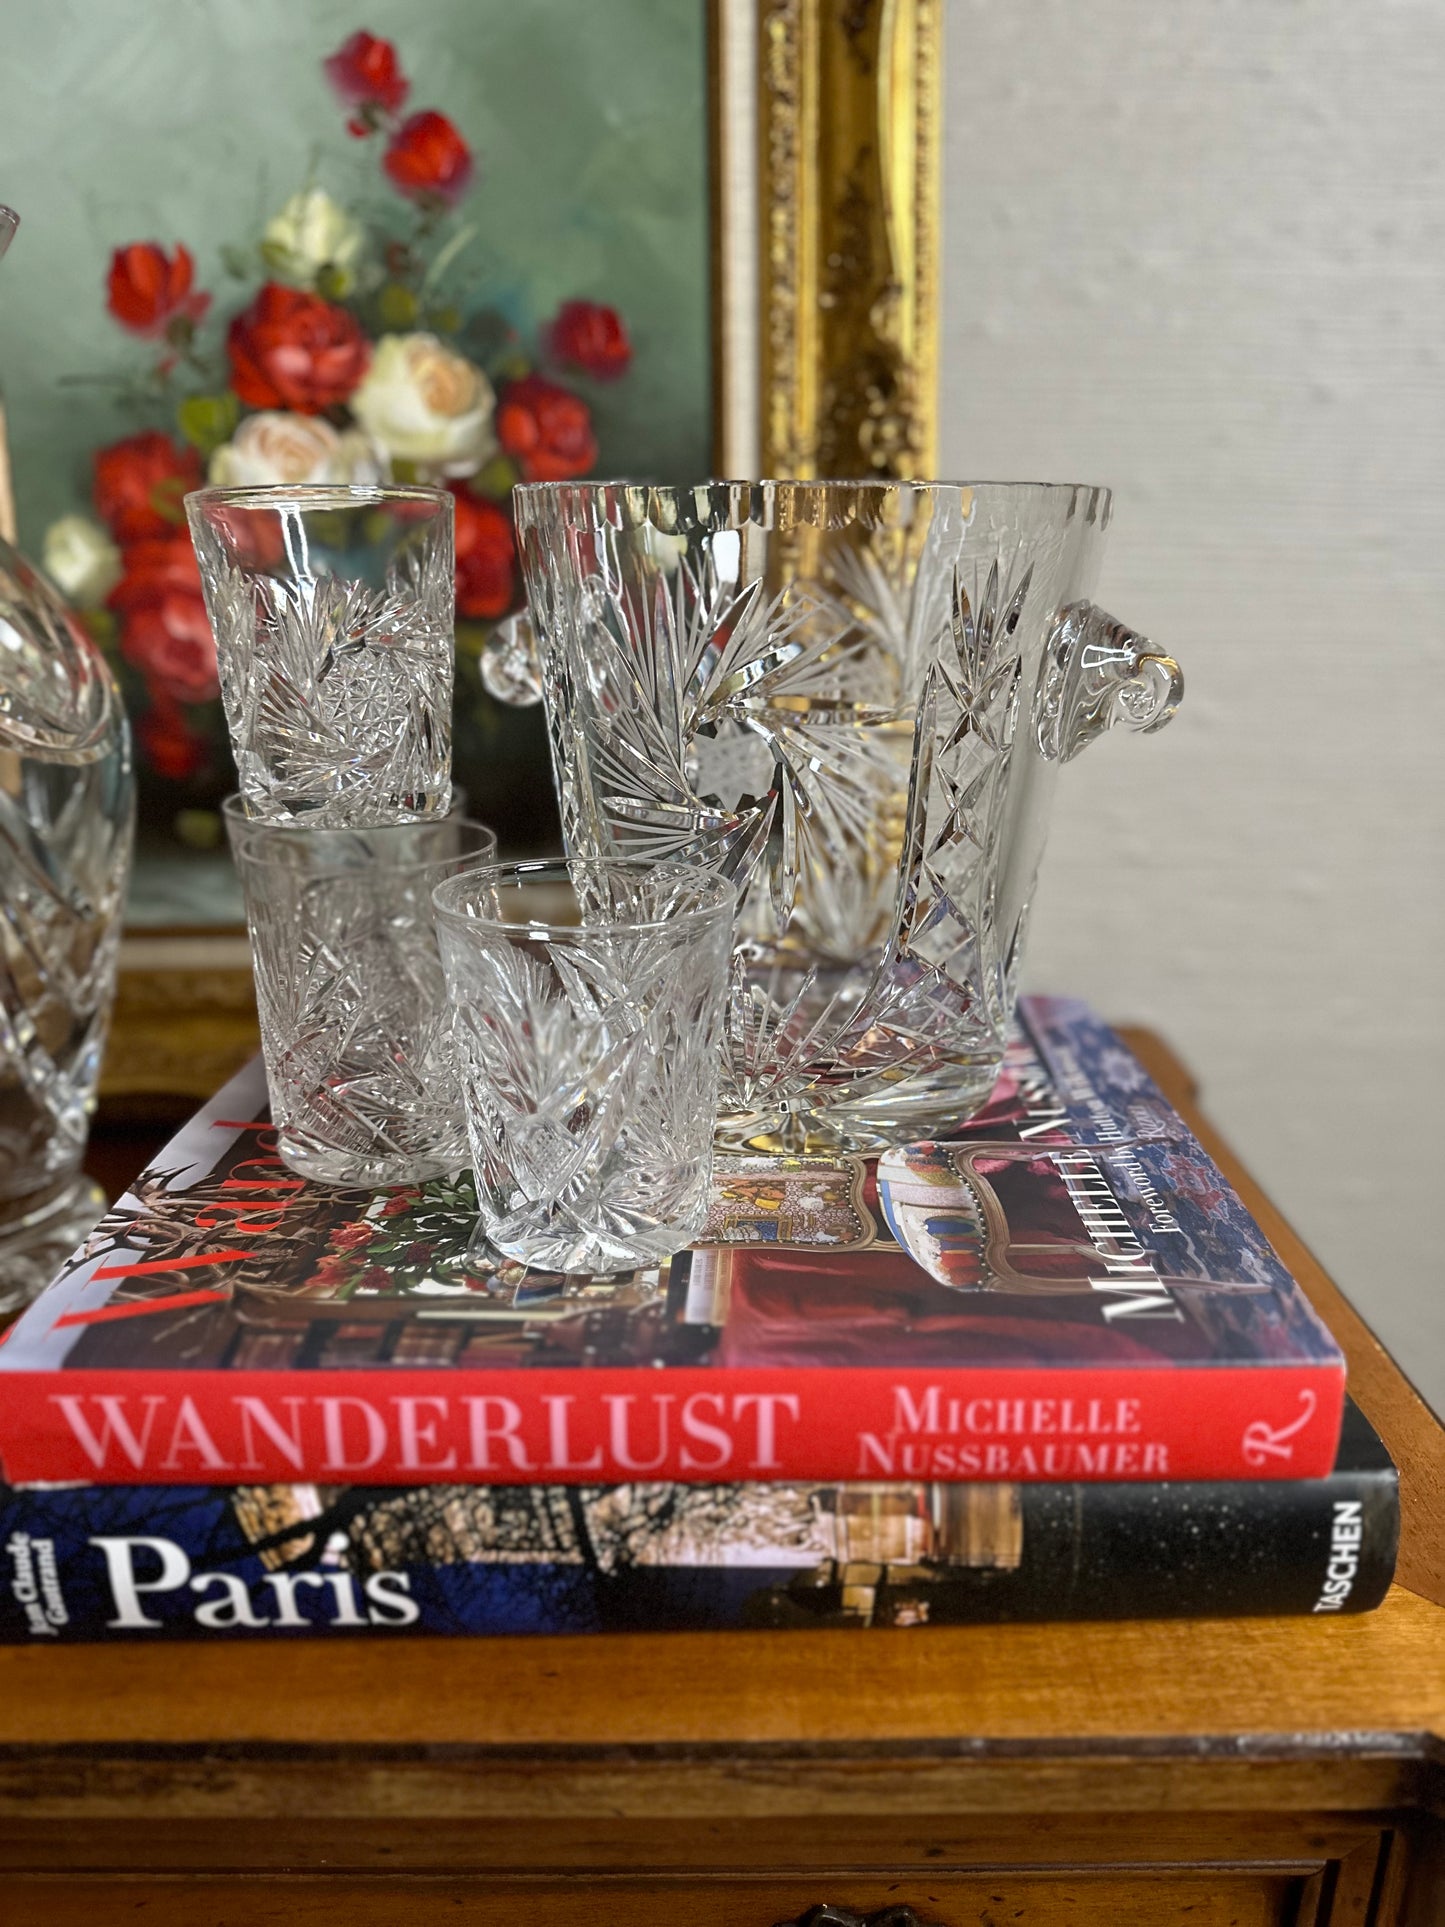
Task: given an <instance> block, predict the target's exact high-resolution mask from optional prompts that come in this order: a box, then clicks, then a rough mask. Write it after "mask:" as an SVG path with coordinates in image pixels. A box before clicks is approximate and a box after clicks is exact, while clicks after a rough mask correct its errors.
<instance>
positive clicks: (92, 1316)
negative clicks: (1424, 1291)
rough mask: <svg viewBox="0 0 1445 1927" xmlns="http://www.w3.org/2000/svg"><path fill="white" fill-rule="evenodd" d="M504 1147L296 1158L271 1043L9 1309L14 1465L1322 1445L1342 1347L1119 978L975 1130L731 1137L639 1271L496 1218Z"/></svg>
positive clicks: (1026, 1019) (230, 1471) (1059, 1474)
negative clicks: (569, 1264)
mask: <svg viewBox="0 0 1445 1927" xmlns="http://www.w3.org/2000/svg"><path fill="white" fill-rule="evenodd" d="M474 1223H475V1205H474V1200H473V1194H472V1190H471V1182H470V1178H469V1177H462V1178H458V1179H455V1180H445V1181H437V1182H433V1183H429V1184H425V1185H421V1186H417V1187H410V1188H405V1189H401V1190H396V1191H391V1192H383V1193H380V1194H376V1195H373V1194H370V1193H361V1192H345V1191H337V1190H333V1189H327V1188H322V1187H318V1186H314V1185H309V1184H307V1183H305V1182H304V1181H303V1180H301V1179H299V1178H297V1177H294V1176H293V1175H292V1174H291V1173H290V1172H289V1171H288V1170H287V1169H286V1167H285V1166H284V1165H283V1164H282V1163H281V1161H280V1159H279V1157H278V1155H277V1153H276V1149H275V1136H274V1132H273V1131H272V1129H271V1126H270V1121H269V1117H268V1113H267V1109H266V1097H265V1086H264V1080H263V1078H262V1075H261V1070H260V1066H259V1064H256V1065H253V1066H251V1067H249V1068H248V1069H247V1070H246V1071H244V1072H242V1073H241V1074H240V1076H238V1077H237V1078H236V1079H234V1080H233V1081H232V1082H231V1084H229V1085H228V1086H227V1087H226V1088H225V1090H223V1091H222V1092H221V1093H220V1095H219V1096H218V1097H217V1098H216V1099H215V1100H214V1101H213V1102H212V1103H211V1104H210V1105H208V1106H207V1107H206V1108H205V1109H204V1110H203V1111H202V1112H201V1113H200V1114H199V1115H198V1117H197V1118H195V1119H194V1120H192V1122H191V1124H189V1125H188V1126H187V1127H186V1128H185V1130H184V1131H183V1132H182V1133H181V1134H180V1135H179V1136H178V1137H177V1138H176V1139H174V1140H173V1141H172V1143H171V1144H170V1145H169V1146H168V1147H167V1149H166V1150H165V1151H164V1152H162V1153H161V1154H160V1155H159V1157H158V1158H157V1160H156V1162H155V1164H154V1165H153V1166H152V1168H151V1169H150V1170H148V1171H147V1172H146V1173H144V1174H143V1176H141V1177H140V1178H139V1179H137V1180H136V1182H135V1184H134V1185H133V1186H132V1187H131V1189H130V1190H129V1191H128V1192H127V1193H126V1194H125V1195H124V1196H123V1197H122V1198H121V1199H120V1200H119V1202H118V1203H117V1205H116V1206H115V1208H114V1210H113V1211H112V1212H111V1213H110V1214H109V1216H108V1217H106V1218H105V1219H104V1220H103V1221H102V1223H101V1224H100V1226H99V1227H98V1228H97V1230H96V1231H95V1233H94V1234H92V1236H91V1238H90V1239H89V1240H88V1241H87V1243H86V1244H85V1246H84V1247H83V1249H82V1250H81V1251H80V1252H78V1253H77V1254H76V1256H75V1257H74V1259H73V1260H72V1261H71V1262H70V1263H69V1264H68V1265H67V1266H66V1267H65V1269H64V1270H63V1271H62V1273H61V1275H60V1276H59V1277H58V1278H57V1280H56V1281H55V1283H54V1284H53V1285H52V1286H51V1287H50V1288H49V1289H48V1290H47V1291H46V1292H44V1293H43V1294H42V1295H41V1297H40V1298H39V1299H38V1300H37V1301H36V1302H35V1304H33V1305H32V1306H31V1307H30V1309H29V1310H28V1311H27V1312H26V1313H25V1315H24V1316H23V1317H22V1318H21V1319H20V1320H19V1322H18V1323H17V1324H16V1325H15V1326H13V1327H12V1328H11V1329H10V1330H9V1332H8V1333H6V1334H5V1335H4V1336H3V1338H0V1374H3V1377H0V1384H3V1387H4V1396H3V1399H0V1459H3V1463H4V1468H5V1473H6V1476H7V1477H8V1478H9V1479H10V1480H11V1481H12V1482H25V1481H31V1480H63V1481H84V1482H93V1483H115V1484H123V1485H132V1486H134V1485H138V1484H141V1483H161V1484H175V1485H178V1486H187V1487H195V1486H196V1485H198V1484H202V1483H204V1484H222V1483H235V1484H248V1483H250V1484H260V1483H273V1482H275V1483H280V1482H286V1481H294V1480H310V1481H315V1482H317V1483H319V1484H329V1485H341V1486H354V1485H358V1484H361V1483H365V1484H367V1485H372V1484H398V1485H407V1486H411V1485H423V1484H427V1483H437V1484H440V1485H448V1484H453V1483H455V1482H457V1481H458V1480H472V1481H476V1482H477V1483H478V1484H483V1485H486V1486H489V1487H497V1486H502V1485H507V1484H526V1483H544V1484H547V1485H557V1486H563V1485H579V1486H592V1485H596V1484H602V1483H608V1484H611V1483H619V1482H627V1481H632V1480H636V1479H645V1480H656V1481H666V1482H669V1483H676V1482H681V1483H693V1484H697V1485H699V1486H701V1487H713V1486H717V1485H719V1484H723V1483H726V1484H728V1485H733V1486H735V1485H739V1484H750V1483H757V1482H775V1483H784V1482H788V1481H803V1482H813V1483H816V1482H834V1483H837V1482H845V1483H846V1482H858V1481H863V1482H870V1483H889V1482H898V1481H902V1482H909V1483H914V1482H923V1483H929V1482H934V1481H953V1480H959V1481H971V1480H978V1481H983V1482H988V1483H998V1482H1005V1481H1006V1482H1033V1481H1046V1482H1060V1481H1064V1482H1073V1481H1088V1480H1101V1481H1128V1480H1135V1479H1137V1480H1160V1479H1247V1480H1258V1481H1269V1480H1275V1479H1282V1480H1287V1479H1299V1478H1308V1477H1313V1478H1320V1477H1323V1476H1324V1475H1326V1474H1327V1473H1328V1472H1329V1471H1330V1469H1331V1467H1332V1465H1333V1464H1334V1460H1335V1451H1336V1446H1337V1443H1338V1439H1339V1428H1340V1419H1341V1412H1342V1407H1343V1398H1344V1366H1343V1360H1342V1359H1341V1356H1340V1354H1339V1352H1338V1350H1337V1348H1336V1347H1335V1345H1334V1343H1333V1341H1332V1340H1331V1339H1330V1337H1329V1336H1328V1334H1327V1333H1326V1331H1325V1330H1324V1328H1323V1326H1322V1325H1321V1323H1320V1322H1319V1320H1318V1319H1317V1318H1316V1316H1315V1314H1314V1313H1313V1311H1312V1310H1311V1309H1310V1307H1309V1305H1308V1304H1307V1302H1306V1301H1305V1299H1304V1297H1303V1295H1302V1294H1301V1293H1300V1292H1299V1290H1298V1288H1297V1287H1296V1286H1295V1284H1294V1283H1293V1281H1292V1280H1291V1279H1290V1277H1289V1274H1288V1273H1287V1272H1286V1270H1285V1269H1284V1267H1283V1266H1282V1265H1281V1263H1280V1261H1279V1259H1278V1258H1277V1256H1276V1255H1275V1253H1274V1252H1273V1251H1272V1249H1271V1248H1270V1246H1269V1244H1268V1242H1267V1240H1266V1239H1265V1238H1264V1236H1263V1234H1262V1233H1261V1232H1260V1230H1259V1229H1258V1227H1257V1226H1256V1225H1255V1224H1254V1222H1253V1221H1252V1219H1251V1218H1250V1217H1249V1215H1248V1213H1247V1212H1246V1211H1245V1209H1244V1207H1243V1205H1242V1203H1241V1202H1240V1200H1239V1199H1238V1197H1237V1196H1236V1194H1235V1193H1234V1191H1233V1190H1232V1188H1231V1187H1230V1186H1229V1184H1228V1183H1227V1181H1226V1180H1225V1178H1224V1177H1223V1175H1222V1174H1221V1173H1220V1171H1219V1170H1218V1168H1217V1167H1216V1166H1215V1165H1214V1163H1213V1162H1212V1160H1211V1159H1210V1158H1209V1157H1208V1156H1207V1154H1206V1153H1205V1152H1204V1150H1203V1149H1202V1147H1201V1146H1200V1145H1199V1144H1198V1142H1197V1141H1196V1140H1195V1139H1194V1138H1193V1136H1192V1134H1191V1133H1190V1132H1189V1130H1188V1128H1187V1127H1186V1126H1185V1124H1184V1123H1183V1121H1182V1120H1181V1119H1180V1118H1179V1117H1178V1115H1177V1114H1176V1113H1175V1112H1174V1111H1173V1109H1172V1108H1171V1107H1170V1106H1169V1104H1168V1103H1167V1101H1166V1100H1165V1099H1164V1097H1163V1096H1162V1094H1161V1093H1160V1092H1159V1090H1158V1089H1157V1087H1156V1086H1155V1085H1154V1084H1153V1082H1152V1080H1151V1079H1150V1078H1149V1077H1148V1075H1147V1073H1146V1072H1145V1071H1144V1069H1143V1067H1142V1066H1141V1065H1140V1064H1139V1063H1138V1061H1137V1059H1135V1058H1134V1057H1133V1056H1132V1054H1131V1053H1130V1052H1128V1051H1127V1050H1126V1049H1125V1047H1124V1046H1123V1045H1122V1044H1121V1043H1120V1041H1119V1040H1118V1039H1117V1038H1116V1037H1115V1036H1114V1034H1113V1033H1112V1032H1111V1031H1110V1030H1108V1028H1107V1027H1106V1026H1104V1025H1103V1024H1102V1023H1100V1022H1099V1021H1098V1020H1097V1019H1096V1018H1095V1017H1094V1016H1093V1015H1092V1014H1091V1013H1090V1012H1089V1011H1088V1010H1087V1009H1086V1007H1084V1006H1082V1005H1080V1004H1077V1003H1073V1002H1069V1001H1065V1000H1058V999H1048V998H1033V999H1027V998H1026V999H1024V1000H1023V1001H1022V1003H1021V1006H1020V1014H1019V1021H1018V1024H1017V1027H1016V1031H1015V1034H1014V1037H1013V1040H1012V1042H1011V1045H1010V1049H1009V1052H1008V1055H1007V1058H1006V1061H1005V1065H1004V1069H1003V1073H1002V1075H1001V1077H1000V1080H999V1083H998V1085H997V1087H996V1089H995V1091H994V1094H993V1096H992V1098H991V1100H990V1102H989V1103H988V1104H987V1105H986V1106H985V1108H984V1109H983V1110H982V1111H981V1112H979V1113H978V1114H976V1115H975V1116H974V1117H972V1118H970V1119H969V1120H968V1121H967V1123H966V1125H964V1126H962V1127H961V1130H960V1133H959V1135H958V1136H956V1137H954V1138H950V1139H939V1140H936V1141H930V1142H924V1143H917V1144H910V1145H902V1146H899V1147H897V1148H895V1149H892V1150H889V1151H886V1152H884V1153H883V1154H882V1155H881V1156H879V1157H878V1158H876V1159H863V1158H858V1157H851V1156H831V1157H830V1156H817V1157H801V1158H775V1157H766V1156H761V1155H760V1156H758V1157H747V1158H736V1157H733V1158H723V1159H720V1160H719V1162H718V1165H717V1169H716V1174H715V1180H714V1190H713V1203H712V1209H711V1213H710V1216H709V1220H708V1223H707V1226H706V1228H705V1230H704V1233H703V1235H702V1237H701V1238H700V1240H699V1241H698V1243H697V1244H696V1245H695V1246H694V1247H693V1249H692V1250H690V1251H686V1252H682V1253H679V1254H677V1255H676V1256H675V1257H674V1258H673V1259H672V1260H671V1261H670V1262H668V1263H664V1264H662V1265H660V1266H658V1267H655V1268H652V1269H650V1270H648V1271H644V1272H637V1273H634V1274H631V1275H629V1276H626V1277H623V1278H617V1277H612V1278H606V1279H589V1278H580V1279H579V1278H576V1277H563V1276H561V1275H555V1274H547V1273H538V1272H524V1271H522V1270H520V1268H516V1267H507V1266H502V1267H500V1268H499V1267H498V1266H496V1265H494V1264H490V1263H488V1262H486V1261H485V1260H484V1259H481V1258H478V1257H477V1256H476V1255H475V1253H474V1252H473V1250H472V1236H473V1227H474Z"/></svg>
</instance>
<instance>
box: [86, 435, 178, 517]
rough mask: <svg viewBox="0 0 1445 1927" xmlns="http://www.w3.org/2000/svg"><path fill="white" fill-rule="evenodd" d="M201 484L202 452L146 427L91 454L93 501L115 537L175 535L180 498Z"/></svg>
mask: <svg viewBox="0 0 1445 1927" xmlns="http://www.w3.org/2000/svg"><path fill="white" fill-rule="evenodd" d="M200 486H201V458H200V456H199V455H198V454H197V453H196V451H195V449H193V448H191V447H188V446H186V447H181V446H177V444H176V443H175V442H173V441H172V440H171V438H170V436H169V435H162V434H161V433H160V432H159V431H158V430H157V429H147V431H146V432H145V433H144V434H143V435H127V436H126V438H125V440H124V441H121V442H112V443H111V445H110V447H109V448H102V449H100V450H99V451H98V453H97V454H96V457H95V506H96V512H97V513H98V514H99V515H100V517H101V519H102V521H104V522H105V523H106V524H107V525H108V526H109V528H110V531H111V533H112V535H114V537H115V539H116V540H117V542H122V543H124V542H140V541H144V540H145V539H146V538H147V537H149V536H163V535H174V534H175V533H176V531H177V530H178V529H179V528H181V527H182V526H183V524H184V521H185V511H184V510H183V509H182V507H181V498H182V497H183V496H184V495H185V494H186V492H187V490H188V489H193V488H199V487H200Z"/></svg>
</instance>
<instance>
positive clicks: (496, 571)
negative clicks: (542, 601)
mask: <svg viewBox="0 0 1445 1927" xmlns="http://www.w3.org/2000/svg"><path fill="white" fill-rule="evenodd" d="M452 494H453V495H454V496H455V497H456V545H457V614H458V615H459V616H472V617H479V618H486V617H490V616H504V615H505V614H506V613H507V611H508V609H509V608H510V607H511V606H512V595H513V571H514V568H515V565H516V556H517V551H516V544H515V542H514V540H513V537H512V518H511V517H510V516H509V515H508V514H507V513H506V511H505V509H500V508H498V507H497V505H496V503H495V502H489V501H487V499H486V498H485V496H481V495H473V493H472V491H471V490H470V489H469V488H463V487H461V486H454V487H453V489H452Z"/></svg>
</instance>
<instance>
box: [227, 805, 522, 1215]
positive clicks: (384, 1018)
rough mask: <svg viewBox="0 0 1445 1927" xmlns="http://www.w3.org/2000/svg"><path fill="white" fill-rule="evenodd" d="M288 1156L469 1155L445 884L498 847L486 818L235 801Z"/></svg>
mask: <svg viewBox="0 0 1445 1927" xmlns="http://www.w3.org/2000/svg"><path fill="white" fill-rule="evenodd" d="M224 813H225V818H226V828H227V831H228V832H229V834H230V839H231V848H232V851H233V853H234V855H235V858H236V867H237V869H238V870H239V872H240V876H241V887H242V890H243V891H244V893H245V899H246V923H247V927H248V929H249V931H250V934H251V957H252V961H253V963H254V966H255V975H256V1006H257V1010H258V1011H259V1013H260V1018H261V1045H262V1050H263V1052H264V1054H265V1059H266V1082H267V1085H268V1087H269V1089H270V1093H271V1114H272V1117H273V1119H274V1121H275V1124H276V1128H277V1134H278V1138H279V1149H280V1152H281V1155H282V1157H283V1158H284V1159H285V1161H286V1163H287V1164H288V1165H289V1166H290V1167H291V1169H292V1170H293V1171H296V1172H297V1173H299V1175H300V1176H302V1177H306V1178H315V1179H317V1180H319V1181H320V1182H321V1183H323V1184H346V1185H357V1186H369V1187H377V1186H382V1185H390V1184H411V1183H417V1182H420V1181H421V1180H422V1179H424V1178H432V1177H441V1176H444V1175H445V1174H446V1173H448V1172H450V1171H456V1170H460V1169H462V1168H463V1167H464V1166H465V1165H466V1162H467V1150H466V1130H465V1125H464V1122H463V1118H462V1109H461V1096H460V1092H459V1091H458V1088H457V1083H456V1077H455V1075H454V1072H453V1069H452V1055H451V1045H450V1039H449V1030H450V1020H449V1014H448V1010H447V1001H446V988H445V983H444V980H443V977H442V969H441V960H440V958H439V956H438V954H437V941H436V927H435V923H434V920H433V916H432V907H431V893H432V890H433V889H434V888H435V886H436V885H437V884H438V883H440V882H441V881H442V880H443V879H444V878H446V877H448V876H451V875H453V874H454V873H455V872H456V871H458V870H462V869H472V868H474V867H475V866H476V865H477V864H478V863H480V862H487V861H490V860H491V859H492V858H493V857H494V856H495V855H496V848H497V839H496V837H495V836H494V835H493V834H492V832H491V831H490V830H489V829H487V828H486V827H485V826H484V825H483V824H481V823H473V822H470V821H468V820H467V819H466V818H464V817H461V816H458V815H453V816H448V817H443V818H442V819H441V820H440V821H436V822H431V823H398V824H391V825H386V826H379V827H374V828H368V829H358V830H310V829H306V830H298V829H292V828H288V827H286V826H284V825H277V824H274V823H266V822H258V821H256V820H255V819H253V818H250V817H247V816H246V814H245V812H244V810H243V808H242V806H241V800H240V798H239V797H232V798H230V799H229V800H228V801H227V803H226V804H225V806H224Z"/></svg>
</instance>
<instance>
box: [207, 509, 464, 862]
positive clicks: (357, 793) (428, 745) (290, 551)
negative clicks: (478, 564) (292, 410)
mask: <svg viewBox="0 0 1445 1927" xmlns="http://www.w3.org/2000/svg"><path fill="white" fill-rule="evenodd" d="M186 514H187V515H188V517H189V518H190V525H191V538H192V540H193V541H194V543H195V546H196V555H197V557H198V558H199V561H200V565H201V579H202V582H203V584H204V587H205V595H206V609H207V612H208V614H209V615H210V618H211V627H212V628H213V629H214V631H215V634H216V652H217V655H218V657H219V660H220V671H221V696H222V699H223V701H224V703H225V708H226V721H227V724H228V725H229V728H230V732H231V746H232V748H233V750H234V751H235V756H236V770H237V773H238V775H239V777H240V783H241V795H242V797H243V799H244V801H245V804H246V808H247V811H248V812H249V814H250V815H251V816H253V817H256V818H258V819H262V820H266V821H271V822H276V823H307V824H311V825H314V826H316V827H318V828H342V827H348V826H354V825H357V824H363V823H395V822H398V821H401V820H405V819H407V818H413V817H422V816H444V815H445V814H446V811H447V808H448V800H449V798H450V796H451V782H452V779H451V728H452V679H453V663H454V660H455V634H454V616H453V598H454V594H455V588H454V580H453V561H452V498H451V496H450V495H448V494H447V492H446V491H445V489H430V488H363V487H355V488H331V487H305V488H237V489H216V488H208V489H202V490H200V491H199V492H198V493H197V494H195V495H188V496H187V497H186Z"/></svg>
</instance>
